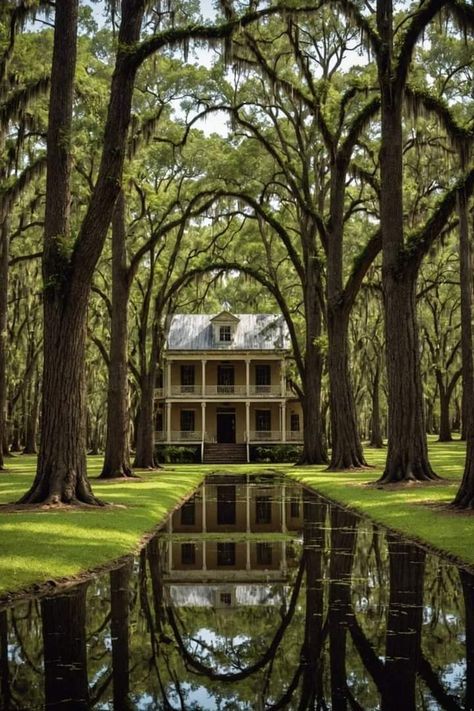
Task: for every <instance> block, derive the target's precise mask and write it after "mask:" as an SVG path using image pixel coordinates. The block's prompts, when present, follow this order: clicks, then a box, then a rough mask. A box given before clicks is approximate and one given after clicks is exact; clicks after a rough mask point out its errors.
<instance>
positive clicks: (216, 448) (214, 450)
mask: <svg viewBox="0 0 474 711" xmlns="http://www.w3.org/2000/svg"><path fill="white" fill-rule="evenodd" d="M246 462H247V445H246V444H224V443H218V444H207V443H206V444H205V445H204V456H203V464H245V463H246Z"/></svg>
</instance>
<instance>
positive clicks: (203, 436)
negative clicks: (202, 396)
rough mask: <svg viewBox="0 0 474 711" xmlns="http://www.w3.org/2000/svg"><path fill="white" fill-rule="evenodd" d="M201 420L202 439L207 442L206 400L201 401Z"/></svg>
mask: <svg viewBox="0 0 474 711" xmlns="http://www.w3.org/2000/svg"><path fill="white" fill-rule="evenodd" d="M201 421H202V428H201V431H202V437H201V439H202V441H203V442H205V440H206V437H205V435H206V403H205V402H201Z"/></svg>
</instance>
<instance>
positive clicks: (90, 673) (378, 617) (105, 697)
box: [0, 474, 474, 711]
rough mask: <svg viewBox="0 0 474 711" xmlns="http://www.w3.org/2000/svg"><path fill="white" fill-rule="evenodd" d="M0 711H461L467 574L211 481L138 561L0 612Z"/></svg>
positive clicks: (466, 666) (289, 497) (386, 537)
mask: <svg viewBox="0 0 474 711" xmlns="http://www.w3.org/2000/svg"><path fill="white" fill-rule="evenodd" d="M0 708H1V709H5V710H6V709H8V710H10V709H25V710H29V709H41V708H47V709H119V710H121V709H124V710H125V709H146V710H148V709H170V710H171V709H180V710H186V711H187V710H188V709H189V710H194V709H196V710H198V709H204V710H210V709H219V710H222V711H223V710H226V711H228V710H231V709H245V710H247V709H248V710H251V711H255V710H257V711H258V710H260V709H261V710H263V709H333V710H334V711H338V710H345V709H347V710H348V711H352V710H354V711H357V710H359V709H367V710H372V709H373V710H375V709H382V710H383V711H411V710H415V709H428V710H430V711H431V710H434V709H447V710H448V711H451V709H471V710H472V709H474V578H473V576H472V575H470V574H469V573H467V572H466V571H463V570H461V569H458V568H457V567H456V566H454V565H452V564H450V563H449V562H447V561H445V560H443V559H441V558H439V557H437V556H435V555H432V554H430V553H427V552H426V551H425V550H423V549H422V548H420V547H418V546H416V545H414V544H412V543H409V542H407V541H404V540H402V539H401V538H399V537H398V536H395V535H393V534H391V533H387V532H386V531H384V530H381V529H379V528H377V527H376V526H374V525H373V524H372V523H370V522H368V521H367V520H364V519H363V518H360V517H358V516H355V515H354V514H352V513H350V512H348V511H346V510H344V509H342V508H339V507H337V506H332V505H329V504H328V503H327V502H326V501H324V500H323V499H322V498H320V497H318V496H317V495H315V494H314V493H313V492H310V491H308V490H306V489H304V488H303V487H301V486H299V485H298V484H295V483H294V482H293V481H292V480H289V479H284V478H281V477H278V476H276V475H271V474H268V475H258V476H257V475H255V476H247V477H237V476H232V475H220V476H219V475H213V476H210V477H208V478H207V479H206V481H205V483H204V484H203V486H201V487H200V488H199V490H198V491H196V493H195V494H194V496H193V497H192V498H191V499H190V500H189V501H188V502H187V503H185V504H184V505H183V506H182V507H181V508H180V509H179V510H177V511H176V512H174V514H173V515H172V516H171V517H170V518H169V520H168V521H167V522H166V524H165V525H164V526H163V528H162V529H161V530H160V531H159V532H158V534H157V535H156V536H155V537H154V538H153V539H152V540H151V541H150V542H149V544H148V545H147V546H146V548H144V549H143V550H142V552H141V554H140V555H139V556H138V557H137V558H136V559H130V560H128V561H127V562H126V563H125V564H124V565H122V566H121V567H120V568H117V569H114V570H111V571H108V572H106V573H103V574H101V575H99V576H95V577H93V578H91V579H90V580H89V581H87V582H83V583H81V584H79V585H76V586H73V587H72V586H71V587H69V588H67V589H63V590H62V591H61V592H60V593H58V594H56V595H54V596H47V597H45V596H43V597H38V598H30V599H27V600H25V599H23V600H22V601H19V602H18V603H17V604H15V605H11V603H9V607H2V606H1V604H0Z"/></svg>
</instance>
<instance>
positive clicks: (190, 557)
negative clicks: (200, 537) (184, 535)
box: [181, 543, 196, 565]
mask: <svg viewBox="0 0 474 711" xmlns="http://www.w3.org/2000/svg"><path fill="white" fill-rule="evenodd" d="M195 562H196V547H195V545H194V543H181V564H182V565H194V564H195Z"/></svg>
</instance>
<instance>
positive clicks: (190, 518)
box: [181, 496, 196, 526]
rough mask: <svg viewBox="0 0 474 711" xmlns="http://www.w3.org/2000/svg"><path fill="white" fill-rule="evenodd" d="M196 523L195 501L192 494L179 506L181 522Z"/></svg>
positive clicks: (189, 524)
mask: <svg viewBox="0 0 474 711" xmlns="http://www.w3.org/2000/svg"><path fill="white" fill-rule="evenodd" d="M195 523H196V501H195V500H194V496H193V498H192V499H189V501H186V503H185V504H183V506H182V507H181V524H182V525H183V526H194V524H195Z"/></svg>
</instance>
